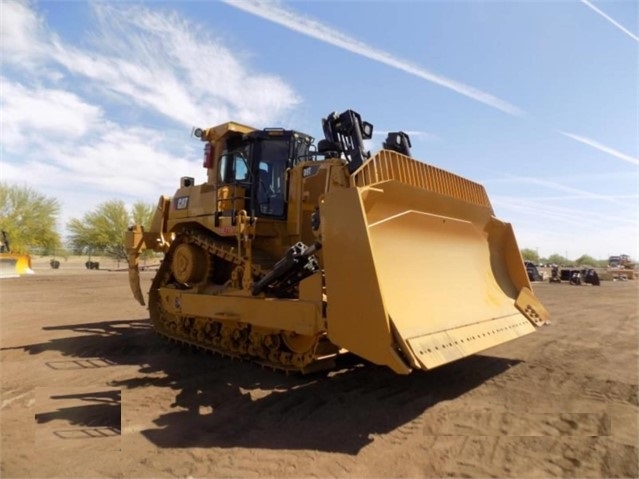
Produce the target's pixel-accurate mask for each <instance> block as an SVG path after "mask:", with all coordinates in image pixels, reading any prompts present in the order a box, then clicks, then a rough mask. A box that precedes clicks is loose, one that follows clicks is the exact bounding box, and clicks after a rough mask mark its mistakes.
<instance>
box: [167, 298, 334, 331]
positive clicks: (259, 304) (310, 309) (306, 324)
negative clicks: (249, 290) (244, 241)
mask: <svg viewBox="0 0 639 479" xmlns="http://www.w3.org/2000/svg"><path fill="white" fill-rule="evenodd" d="M160 298H161V301H162V303H163V305H164V308H165V309H166V310H167V311H169V312H171V313H172V314H176V315H179V316H194V317H195V316H200V317H216V316H217V317H233V318H235V320H236V321H242V322H245V323H250V324H252V325H254V326H260V327H266V328H272V329H281V330H286V331H293V332H295V333H298V334H303V335H308V336H311V335H314V334H316V333H319V332H321V331H322V330H323V324H324V322H323V320H322V318H321V303H315V302H311V301H300V300H295V299H275V298H254V297H252V296H240V295H224V294H219V295H206V294H198V293H191V292H188V291H180V290H176V289H172V288H161V289H160Z"/></svg>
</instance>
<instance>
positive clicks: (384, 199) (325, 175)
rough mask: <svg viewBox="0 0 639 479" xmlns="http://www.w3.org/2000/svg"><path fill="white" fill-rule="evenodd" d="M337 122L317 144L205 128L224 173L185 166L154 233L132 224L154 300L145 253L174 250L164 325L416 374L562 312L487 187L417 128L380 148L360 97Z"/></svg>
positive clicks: (129, 235) (214, 164) (218, 343)
mask: <svg viewBox="0 0 639 479" xmlns="http://www.w3.org/2000/svg"><path fill="white" fill-rule="evenodd" d="M322 126H323V130H324V136H325V138H324V139H322V140H321V141H319V143H318V145H317V148H314V147H313V139H312V138H311V137H310V136H308V135H306V134H304V133H300V132H297V131H293V130H284V129H279V128H269V129H264V130H256V129H254V128H251V127H249V126H245V125H241V124H238V123H235V122H228V123H224V124H222V125H219V126H216V127H213V128H208V129H205V130H203V129H197V130H195V132H194V134H195V136H196V137H198V138H200V139H201V140H202V141H203V142H204V143H205V146H204V164H203V166H204V167H205V168H206V169H207V171H208V180H207V181H206V182H205V183H204V184H201V185H195V184H194V180H193V178H190V177H183V178H182V179H181V185H180V188H179V189H178V190H177V191H176V192H175V194H174V195H173V197H166V196H162V197H161V198H160V200H159V203H158V206H157V210H156V213H155V216H154V219H153V221H152V225H151V227H150V230H149V231H144V230H143V228H142V227H140V226H133V227H132V228H131V229H130V231H128V232H126V234H125V243H126V247H127V254H128V259H129V273H130V274H129V278H130V284H131V289H132V291H133V294H134V296H135V297H136V299H137V300H138V301H139V302H140V303H141V304H144V297H143V295H142V292H141V290H140V281H139V271H138V260H139V254H140V251H142V250H143V249H145V248H150V249H153V250H155V251H163V252H165V257H164V261H163V262H162V265H161V267H160V269H159V270H158V272H157V275H156V276H155V278H154V280H153V283H152V285H151V289H150V291H149V311H150V316H151V320H152V322H153V325H154V327H155V329H156V330H157V331H158V332H159V333H160V334H162V335H165V336H168V337H171V338H174V339H177V340H180V341H183V342H185V343H190V344H194V345H197V346H199V347H202V348H206V349H209V350H213V351H217V352H221V353H223V354H227V355H229V356H237V357H249V358H251V359H253V360H254V361H256V362H258V363H260V364H264V365H267V366H270V367H273V368H276V369H285V370H299V371H302V372H308V371H311V370H314V369H317V368H323V367H330V366H331V364H332V361H333V359H334V358H335V356H336V355H337V354H339V353H340V352H343V351H345V350H348V351H351V352H353V353H355V354H357V355H359V356H361V357H363V358H365V359H367V360H369V361H371V362H373V363H376V364H380V365H386V366H388V367H389V368H391V369H393V370H394V371H395V372H397V373H402V374H406V373H409V372H410V371H411V370H412V369H430V368H434V367H436V366H439V365H441V364H445V363H448V362H451V361H454V360H456V359H458V358H461V357H464V356H468V355H470V354H474V353H476V352H478V351H481V350H483V349H486V348H489V347H491V346H495V345H497V344H500V343H503V342H506V341H509V340H511V339H514V338H517V337H519V336H523V335H525V334H528V333H530V332H532V331H534V330H535V327H537V326H540V325H542V324H544V323H545V322H546V321H547V319H548V313H547V312H546V310H545V309H544V307H543V306H542V305H541V304H540V303H539V301H538V300H537V299H536V298H535V296H534V295H533V293H532V291H531V288H530V282H529V280H528V277H527V274H526V269H525V268H524V264H523V261H522V258H521V255H520V252H519V248H518V246H517V243H516V240H515V236H514V234H513V231H512V228H511V226H510V225H509V224H507V223H504V222H502V221H500V220H498V219H497V218H495V216H494V213H493V209H492V207H491V205H490V202H489V200H488V197H487V195H486V192H485V190H484V188H483V187H482V186H481V185H479V184H477V183H473V182H471V181H468V180H466V179H464V178H461V177H459V176H456V175H454V174H452V173H449V172H446V171H444V170H441V169H438V168H435V167H433V166H429V165H426V164H424V163H422V162H419V161H417V160H415V159H412V158H411V157H410V146H411V145H410V139H409V137H408V135H406V134H405V133H403V132H392V133H389V134H388V137H387V138H386V141H385V142H384V144H383V149H382V150H381V151H379V152H378V153H377V154H375V155H374V156H371V155H370V153H369V152H367V151H366V150H365V148H364V140H366V139H370V138H371V137H372V131H373V126H372V125H371V124H370V123H367V122H364V121H362V119H361V117H360V115H359V114H358V113H356V112H354V111H352V110H347V111H345V112H343V113H341V114H336V113H332V114H331V115H329V116H328V117H327V118H325V119H323V121H322ZM460 271H463V274H460V273H459V272H460Z"/></svg>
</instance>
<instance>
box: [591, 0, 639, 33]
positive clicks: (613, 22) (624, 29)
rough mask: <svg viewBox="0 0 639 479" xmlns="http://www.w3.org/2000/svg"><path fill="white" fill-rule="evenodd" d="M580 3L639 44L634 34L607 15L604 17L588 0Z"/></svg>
mask: <svg viewBox="0 0 639 479" xmlns="http://www.w3.org/2000/svg"><path fill="white" fill-rule="evenodd" d="M581 3H583V4H584V5H586V6H587V7H588V8H590V9H592V10H593V11H595V12H597V13H598V14H599V15H601V16H602V17H604V18H605V19H606V20H608V21H609V22H610V23H612V24H613V25H614V26H615V27H617V28H618V29H619V30H621V31H622V32H624V33H625V34H626V35H628V36H629V37H630V38H632V39H633V40H634V41H636V42H639V37H638V36H637V35H635V34H634V33H632V32H631V31H629V30H627V29H626V28H625V27H624V26H623V25H621V24H619V23H618V22H616V21H615V20H614V19H613V18H611V17H609V16H608V15H606V14H605V13H604V12H602V11H601V10H599V9H598V8H597V7H595V6H594V5H593V4H592V3H590V2H589V1H588V0H581Z"/></svg>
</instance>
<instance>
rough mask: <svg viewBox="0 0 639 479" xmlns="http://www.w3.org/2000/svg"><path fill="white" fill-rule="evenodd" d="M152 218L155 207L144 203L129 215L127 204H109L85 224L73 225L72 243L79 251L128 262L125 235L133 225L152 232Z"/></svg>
mask: <svg viewBox="0 0 639 479" xmlns="http://www.w3.org/2000/svg"><path fill="white" fill-rule="evenodd" d="M152 214H153V207H152V206H150V205H146V204H144V203H140V202H137V203H135V204H134V205H133V208H132V210H131V212H130V213H129V211H128V210H127V208H126V205H125V204H124V202H123V201H120V200H111V201H106V202H104V203H102V204H100V205H98V207H97V208H96V209H95V211H92V212H90V213H87V214H85V215H84V217H83V218H82V220H79V219H75V218H74V219H72V220H71V221H69V223H68V224H67V229H68V230H69V231H70V232H71V235H70V238H69V240H70V243H71V245H72V247H73V249H74V250H75V251H78V252H83V253H87V254H95V253H96V252H99V253H101V254H103V255H104V256H108V257H110V258H114V259H118V260H120V259H126V251H125V249H124V232H125V231H126V230H127V229H128V227H129V225H131V224H132V223H133V222H136V223H138V224H141V225H143V226H144V227H145V228H148V226H149V225H150V224H151V218H152Z"/></svg>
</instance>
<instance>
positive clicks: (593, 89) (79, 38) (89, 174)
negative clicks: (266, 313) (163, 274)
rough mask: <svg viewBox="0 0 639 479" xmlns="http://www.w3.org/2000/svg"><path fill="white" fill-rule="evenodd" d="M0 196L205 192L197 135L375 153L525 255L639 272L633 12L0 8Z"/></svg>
mask: <svg viewBox="0 0 639 479" xmlns="http://www.w3.org/2000/svg"><path fill="white" fill-rule="evenodd" d="M0 28H1V29H0V44H1V59H0V66H1V69H0V181H3V182H6V183H9V184H12V185H13V184H15V185H19V186H27V187H30V188H32V189H34V190H36V191H37V192H39V193H41V194H43V195H46V196H47V197H51V198H56V199H57V200H58V201H59V203H60V205H61V214H60V218H59V221H58V229H59V232H60V233H61V234H62V235H63V236H64V235H65V234H66V224H67V223H68V222H69V220H70V219H71V218H78V219H80V218H82V217H83V216H84V215H85V214H86V213H88V212H91V211H93V210H94V209H95V208H96V207H97V206H98V205H99V204H101V203H103V202H105V201H110V200H123V201H125V202H126V203H127V204H128V205H132V204H133V203H135V202H136V201H143V202H145V203H150V204H155V203H156V202H157V200H158V198H159V197H160V196H161V195H172V194H173V193H174V192H175V190H176V189H177V187H178V185H179V179H180V177H182V176H193V177H195V179H196V181H197V182H198V183H201V182H204V181H205V179H206V171H205V170H204V169H203V168H202V166H201V162H202V143H201V142H200V141H199V140H197V139H195V138H193V137H192V136H191V131H192V129H193V127H210V126H214V125H217V124H219V123H223V122H225V121H229V120H233V121H238V122H241V123H245V124H249V125H251V126H253V127H255V128H265V127H283V128H290V129H296V130H298V131H303V132H305V133H308V134H310V135H312V136H314V137H315V138H316V141H317V140H319V139H321V138H322V130H321V119H322V118H324V117H326V116H327V115H328V114H330V113H331V112H333V111H337V112H341V111H344V110H347V109H353V110H356V111H358V112H359V113H360V114H361V115H362V117H363V119H364V120H367V121H369V122H371V123H372V124H373V125H374V126H375V134H374V136H373V139H372V140H371V141H370V144H369V145H368V146H369V147H370V148H371V150H373V151H375V150H377V149H379V148H380V147H381V143H382V142H383V140H384V137H385V133H386V132H388V131H398V130H402V131H405V132H408V133H409V134H410V137H411V141H412V154H413V156H414V157H415V158H416V159H418V160H420V161H423V162H425V163H428V164H431V165H434V166H437V167H440V168H443V169H446V170H448V171H451V172H453V173H456V174H459V175H461V176H464V177H466V178H468V179H470V180H472V181H476V182H478V183H481V184H482V185H484V186H485V188H486V190H487V192H488V195H489V198H490V200H491V202H492V205H493V208H494V210H495V214H496V216H497V217H498V218H499V219H501V220H503V221H506V222H509V223H512V225H513V228H514V230H515V235H516V237H517V241H518V244H519V247H520V248H529V249H533V250H536V251H537V252H538V254H539V255H540V256H542V257H544V256H545V257H547V256H549V255H551V254H560V255H562V256H566V257H568V258H570V259H576V258H578V257H579V256H581V255H583V254H588V255H590V256H594V257H595V258H597V259H602V258H607V257H608V256H610V255H617V254H622V253H623V254H629V255H631V256H632V257H633V258H635V259H639V3H638V2H636V1H635V0H628V1H614V0H610V1H587V0H583V1H579V0H561V1H559V0H557V1H542V0H538V1H514V0H513V1H470V0H468V1H454V2H451V1H443V0H442V1H429V0H421V1H419V0H413V1H405V2H404V1H390V0H389V1H356V0H351V1H337V0H331V1H324V0H315V1H310V0H309V1H270V2H267V1H263V0H238V1H234V0H220V1H207V0H201V1H188V0H187V1H173V2H172V1H140V2H115V1H97V2H81V1H69V2H66V1H33V2H26V1H23V2H16V1H13V0H2V1H1V2H0Z"/></svg>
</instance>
